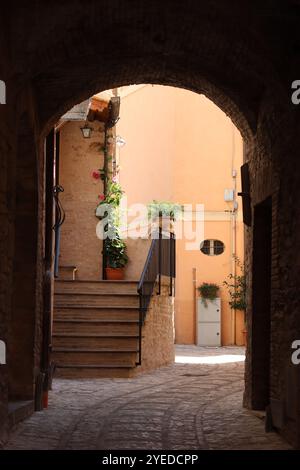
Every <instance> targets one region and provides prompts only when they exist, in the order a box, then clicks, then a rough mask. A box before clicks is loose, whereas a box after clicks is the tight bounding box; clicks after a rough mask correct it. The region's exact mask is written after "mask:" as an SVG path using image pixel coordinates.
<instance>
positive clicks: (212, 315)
mask: <svg viewBox="0 0 300 470" xmlns="http://www.w3.org/2000/svg"><path fill="white" fill-rule="evenodd" d="M197 344H198V346H221V299H219V298H217V299H215V300H213V301H210V300H207V302H205V303H203V302H202V300H201V298H198V301H197Z"/></svg>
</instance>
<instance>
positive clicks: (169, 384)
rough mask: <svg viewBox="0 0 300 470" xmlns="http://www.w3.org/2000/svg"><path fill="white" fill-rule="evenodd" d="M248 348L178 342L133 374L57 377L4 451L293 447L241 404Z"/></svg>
mask: <svg viewBox="0 0 300 470" xmlns="http://www.w3.org/2000/svg"><path fill="white" fill-rule="evenodd" d="M243 354H244V350H243V348H237V347H226V348H199V347H196V346H177V347H176V363H175V364H173V365H170V366H166V367H162V368H161V369H159V370H156V371H154V372H150V373H146V374H143V375H141V376H138V377H136V378H133V379H97V380H62V379H57V380H55V381H54V384H53V391H52V392H51V394H50V399H49V408H48V409H47V410H44V411H42V412H38V413H35V414H34V415H32V416H31V417H30V418H29V419H27V420H26V421H24V422H23V423H20V424H19V425H18V426H16V428H15V429H14V430H13V432H12V434H11V436H10V440H9V442H8V443H7V445H6V447H5V448H6V449H169V450H175V449H186V450H190V449H288V448H289V446H288V445H287V444H286V443H285V442H284V441H283V440H282V439H281V438H280V437H279V436H278V435H277V434H276V433H267V434H266V433H265V431H264V423H263V420H262V419H260V418H258V417H257V416H255V415H253V414H252V413H250V412H249V411H247V410H245V409H243V408H242V394H243V373H244V362H243Z"/></svg>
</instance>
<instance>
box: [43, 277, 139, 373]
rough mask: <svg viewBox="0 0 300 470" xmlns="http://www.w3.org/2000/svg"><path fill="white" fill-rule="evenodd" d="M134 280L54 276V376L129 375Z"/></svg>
mask: <svg viewBox="0 0 300 470" xmlns="http://www.w3.org/2000/svg"><path fill="white" fill-rule="evenodd" d="M137 285H138V282H137V281H79V280H74V281H73V280H57V281H55V295H54V319H53V333H52V361H53V362H54V363H55V364H56V371H55V376H56V377H64V378H97V377H99V378H100V377H131V376H132V375H133V373H134V370H135V368H136V362H137V360H138V347H139V295H138V293H137Z"/></svg>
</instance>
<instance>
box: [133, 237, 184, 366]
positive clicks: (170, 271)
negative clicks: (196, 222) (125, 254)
mask: <svg viewBox="0 0 300 470" xmlns="http://www.w3.org/2000/svg"><path fill="white" fill-rule="evenodd" d="M175 252H176V240H175V236H174V234H173V233H165V232H163V231H162V229H161V228H159V230H158V232H157V233H156V234H155V236H154V238H153V240H152V242H151V246H150V249H149V252H148V256H147V259H146V262H145V266H144V269H143V272H142V275H141V278H140V281H139V285H138V294H139V297H140V303H139V351H138V362H137V363H136V364H137V365H140V364H141V362H142V327H143V323H144V320H145V316H146V313H147V310H148V308H149V304H150V300H151V297H152V294H153V291H154V286H155V284H156V282H157V281H158V292H157V294H158V295H160V293H161V276H168V277H169V278H170V291H169V295H170V296H172V295H173V287H174V282H173V279H175V274H176V272H175Z"/></svg>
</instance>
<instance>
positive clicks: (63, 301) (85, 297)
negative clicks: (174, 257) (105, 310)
mask: <svg viewBox="0 0 300 470" xmlns="http://www.w3.org/2000/svg"><path fill="white" fill-rule="evenodd" d="M139 301H140V298H139V295H138V294H119V293H114V294H107V293H102V294H98V293H97V294H93V293H88V294H86V293H83V294H80V293H72V292H67V293H66V292H64V293H62V294H60V293H56V294H55V296H54V307H61V306H69V307H71V306H74V305H77V306H84V307H96V306H99V307H100V306H107V305H109V306H120V307H138V306H139Z"/></svg>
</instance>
